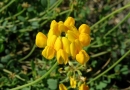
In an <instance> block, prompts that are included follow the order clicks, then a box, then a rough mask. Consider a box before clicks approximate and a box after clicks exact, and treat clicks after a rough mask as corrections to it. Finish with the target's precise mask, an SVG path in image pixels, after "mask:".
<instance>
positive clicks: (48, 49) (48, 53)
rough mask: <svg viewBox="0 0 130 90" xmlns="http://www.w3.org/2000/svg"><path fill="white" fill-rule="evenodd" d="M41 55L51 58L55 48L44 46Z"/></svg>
mask: <svg viewBox="0 0 130 90" xmlns="http://www.w3.org/2000/svg"><path fill="white" fill-rule="evenodd" d="M42 55H43V56H44V57H45V58H46V59H52V58H54V56H55V50H54V49H53V48H52V47H51V46H46V47H45V48H44V50H43V51H42Z"/></svg>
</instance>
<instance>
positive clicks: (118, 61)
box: [87, 50, 130, 84]
mask: <svg viewBox="0 0 130 90" xmlns="http://www.w3.org/2000/svg"><path fill="white" fill-rule="evenodd" d="M128 54H130V50H129V51H127V52H126V53H125V54H124V55H123V56H122V57H121V58H120V59H118V60H117V61H116V62H115V63H114V64H113V65H112V66H111V67H109V68H108V69H106V70H105V71H104V72H102V73H101V74H99V75H98V76H97V77H95V78H93V79H91V80H90V81H89V82H87V84H90V83H91V82H93V81H95V80H97V79H98V78H100V77H101V76H103V75H104V74H106V73H107V72H108V71H110V70H111V69H112V68H114V67H115V66H116V65H117V64H118V63H120V62H121V61H122V60H123V59H124V58H125V57H126V56H127V55H128Z"/></svg>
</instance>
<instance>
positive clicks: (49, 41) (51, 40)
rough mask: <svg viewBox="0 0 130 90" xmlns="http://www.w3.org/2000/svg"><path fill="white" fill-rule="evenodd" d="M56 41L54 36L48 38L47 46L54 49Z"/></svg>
mask: <svg viewBox="0 0 130 90" xmlns="http://www.w3.org/2000/svg"><path fill="white" fill-rule="evenodd" d="M56 39H57V36H56V35H52V36H51V37H48V39H47V46H51V47H54V44H55V41H56Z"/></svg>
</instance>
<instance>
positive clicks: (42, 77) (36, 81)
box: [10, 62, 58, 90]
mask: <svg viewBox="0 0 130 90" xmlns="http://www.w3.org/2000/svg"><path fill="white" fill-rule="evenodd" d="M57 65H58V63H57V62H56V63H55V64H54V65H53V66H52V67H51V68H50V70H49V71H48V72H47V73H45V74H44V75H43V76H41V77H40V78H38V79H36V80H35V81H32V82H30V83H27V84H24V85H22V86H18V87H15V88H12V89H10V90H19V89H22V88H25V87H27V86H31V85H33V84H36V83H38V82H40V81H41V80H42V79H44V78H45V77H46V76H48V75H49V74H50V73H51V72H52V70H54V69H55V68H56V66H57Z"/></svg>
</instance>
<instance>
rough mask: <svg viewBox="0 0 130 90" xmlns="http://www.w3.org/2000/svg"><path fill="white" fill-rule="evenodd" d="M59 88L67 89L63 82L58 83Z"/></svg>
mask: <svg viewBox="0 0 130 90" xmlns="http://www.w3.org/2000/svg"><path fill="white" fill-rule="evenodd" d="M59 90H67V88H66V86H65V85H64V84H62V83H61V84H59Z"/></svg>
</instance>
